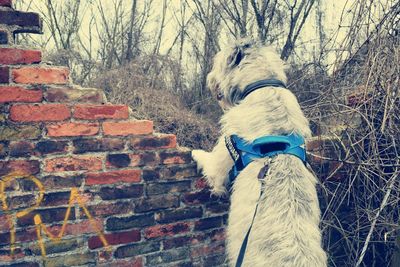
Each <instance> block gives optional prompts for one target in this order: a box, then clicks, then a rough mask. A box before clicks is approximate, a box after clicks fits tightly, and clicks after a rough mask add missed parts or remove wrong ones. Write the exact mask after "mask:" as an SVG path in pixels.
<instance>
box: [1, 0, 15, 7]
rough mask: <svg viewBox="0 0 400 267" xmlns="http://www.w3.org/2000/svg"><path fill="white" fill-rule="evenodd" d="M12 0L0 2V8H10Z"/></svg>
mask: <svg viewBox="0 0 400 267" xmlns="http://www.w3.org/2000/svg"><path fill="white" fill-rule="evenodd" d="M11 4H12V0H0V6H7V7H11Z"/></svg>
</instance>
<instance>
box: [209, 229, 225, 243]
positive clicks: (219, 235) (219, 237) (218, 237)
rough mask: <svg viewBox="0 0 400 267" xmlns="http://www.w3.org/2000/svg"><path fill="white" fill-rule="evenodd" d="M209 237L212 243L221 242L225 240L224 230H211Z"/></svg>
mask: <svg viewBox="0 0 400 267" xmlns="http://www.w3.org/2000/svg"><path fill="white" fill-rule="evenodd" d="M209 235H210V239H211V241H212V242H223V241H225V239H226V231H225V228H221V229H216V230H213V231H212V232H211V233H210V234H209Z"/></svg>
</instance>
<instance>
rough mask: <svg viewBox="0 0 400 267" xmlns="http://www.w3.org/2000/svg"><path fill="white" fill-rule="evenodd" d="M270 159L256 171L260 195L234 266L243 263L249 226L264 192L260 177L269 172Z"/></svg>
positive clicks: (239, 266) (251, 225)
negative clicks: (259, 183)
mask: <svg viewBox="0 0 400 267" xmlns="http://www.w3.org/2000/svg"><path fill="white" fill-rule="evenodd" d="M270 161H271V159H270V160H269V162H268V163H267V164H266V165H265V166H264V167H263V168H261V170H260V172H259V173H258V180H259V181H260V182H261V189H260V196H259V197H258V200H257V205H256V208H255V210H254V215H253V219H252V220H251V224H250V227H249V229H248V230H247V233H246V235H245V237H244V239H243V242H242V245H241V246H240V251H239V255H238V257H237V260H236V264H235V267H241V266H242V264H243V260H244V255H245V254H246V248H247V243H248V241H249V236H250V232H251V228H253V224H254V220H255V219H256V215H257V210H258V204H259V203H260V200H261V197H262V195H263V194H264V189H265V186H264V181H263V180H262V179H263V178H265V177H266V176H267V175H268V173H269V170H270V169H269V164H270Z"/></svg>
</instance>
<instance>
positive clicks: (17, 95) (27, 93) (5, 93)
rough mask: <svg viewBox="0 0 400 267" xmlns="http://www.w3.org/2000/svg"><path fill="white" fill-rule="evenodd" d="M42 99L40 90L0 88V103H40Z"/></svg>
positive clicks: (12, 87) (13, 87)
mask: <svg viewBox="0 0 400 267" xmlns="http://www.w3.org/2000/svg"><path fill="white" fill-rule="evenodd" d="M42 98H43V92H42V90H27V89H25V88H22V87H17V86H0V103H4V102H41V101H42Z"/></svg>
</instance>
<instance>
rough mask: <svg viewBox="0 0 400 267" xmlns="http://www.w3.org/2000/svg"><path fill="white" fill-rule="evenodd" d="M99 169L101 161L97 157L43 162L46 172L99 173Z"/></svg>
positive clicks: (67, 158) (68, 158) (55, 159)
mask: <svg viewBox="0 0 400 267" xmlns="http://www.w3.org/2000/svg"><path fill="white" fill-rule="evenodd" d="M101 169H102V159H101V158H97V157H88V156H85V157H63V158H54V159H47V160H46V161H45V171H46V172H65V171H86V170H87V171H99V170H101Z"/></svg>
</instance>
